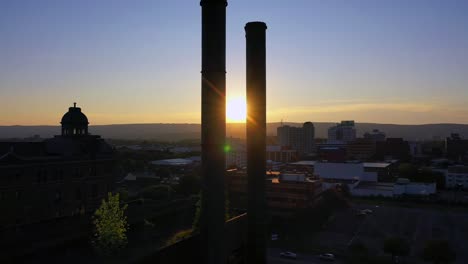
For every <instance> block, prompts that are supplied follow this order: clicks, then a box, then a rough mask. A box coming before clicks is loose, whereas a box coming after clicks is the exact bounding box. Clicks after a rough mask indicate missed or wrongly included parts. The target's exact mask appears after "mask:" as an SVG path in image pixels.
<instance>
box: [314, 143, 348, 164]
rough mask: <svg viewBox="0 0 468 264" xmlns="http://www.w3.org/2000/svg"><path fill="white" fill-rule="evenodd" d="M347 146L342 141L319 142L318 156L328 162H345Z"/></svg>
mask: <svg viewBox="0 0 468 264" xmlns="http://www.w3.org/2000/svg"><path fill="white" fill-rule="evenodd" d="M346 147H347V146H346V144H344V143H342V142H335V143H320V144H317V158H318V159H319V160H322V161H328V162H345V161H346V159H347V156H346Z"/></svg>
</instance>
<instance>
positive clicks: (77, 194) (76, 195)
mask: <svg viewBox="0 0 468 264" xmlns="http://www.w3.org/2000/svg"><path fill="white" fill-rule="evenodd" d="M75 199H76V200H79V201H80V200H81V190H80V188H77V189H76V191H75Z"/></svg>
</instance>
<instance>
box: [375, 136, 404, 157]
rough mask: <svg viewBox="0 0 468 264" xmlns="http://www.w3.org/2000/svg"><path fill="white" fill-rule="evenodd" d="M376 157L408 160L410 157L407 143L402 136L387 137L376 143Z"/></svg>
mask: <svg viewBox="0 0 468 264" xmlns="http://www.w3.org/2000/svg"><path fill="white" fill-rule="evenodd" d="M376 158H377V159H379V160H388V159H397V160H408V159H409V158H410V146H409V143H408V141H405V140H403V139H402V138H387V140H386V141H379V142H377V145H376Z"/></svg>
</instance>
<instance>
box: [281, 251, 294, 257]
mask: <svg viewBox="0 0 468 264" xmlns="http://www.w3.org/2000/svg"><path fill="white" fill-rule="evenodd" d="M280 257H282V258H288V259H296V258H297V254H296V253H293V252H291V251H285V252H281V253H280Z"/></svg>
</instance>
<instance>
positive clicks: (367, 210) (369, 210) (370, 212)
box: [361, 209, 374, 214]
mask: <svg viewBox="0 0 468 264" xmlns="http://www.w3.org/2000/svg"><path fill="white" fill-rule="evenodd" d="M361 212H363V213H365V214H372V213H373V212H374V211H372V210H371V209H364V210H361Z"/></svg>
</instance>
